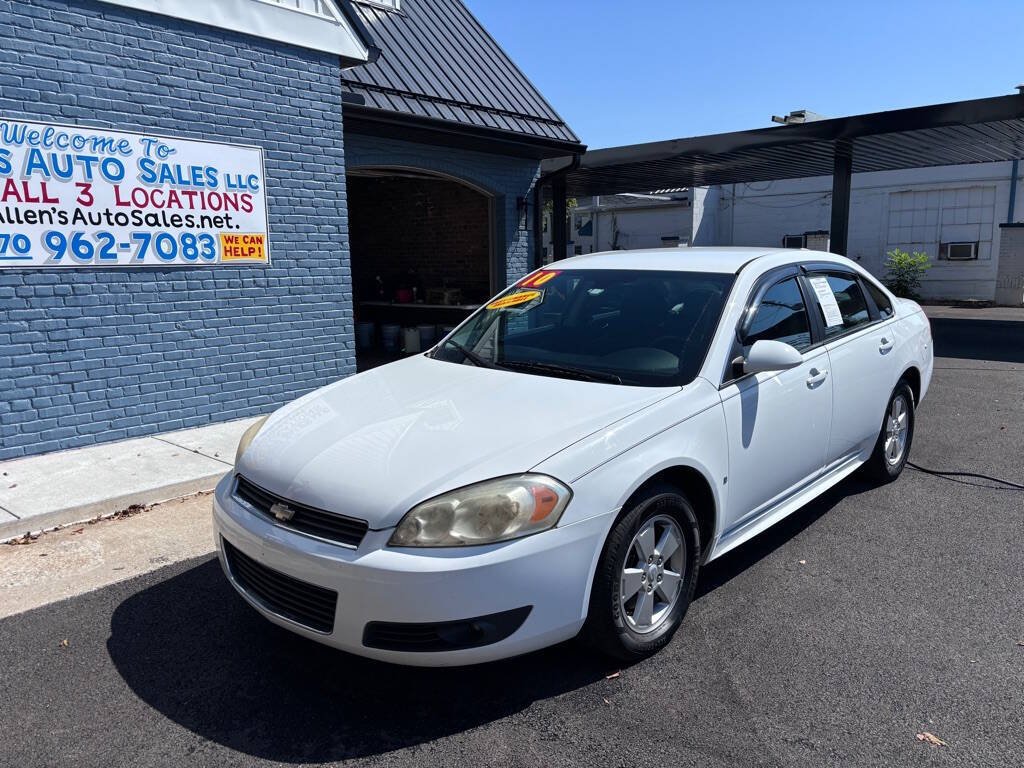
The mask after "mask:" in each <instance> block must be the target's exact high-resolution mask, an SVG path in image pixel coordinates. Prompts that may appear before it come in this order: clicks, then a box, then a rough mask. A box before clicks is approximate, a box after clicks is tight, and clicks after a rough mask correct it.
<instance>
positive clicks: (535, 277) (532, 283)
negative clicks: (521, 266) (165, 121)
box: [519, 269, 559, 288]
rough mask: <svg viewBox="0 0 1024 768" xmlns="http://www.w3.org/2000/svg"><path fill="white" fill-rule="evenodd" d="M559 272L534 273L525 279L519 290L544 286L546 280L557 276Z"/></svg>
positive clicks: (543, 271)
mask: <svg viewBox="0 0 1024 768" xmlns="http://www.w3.org/2000/svg"><path fill="white" fill-rule="evenodd" d="M558 272H559V270H557V269H555V270H550V271H549V270H542V271H540V272H534V273H533V274H532V275H530V276H529V277H527V278H525V279H524V280H523V281H522V282H521V283H520V284H519V287H520V288H537V287H538V286H541V285H544V283H546V282H547V281H548V280H550V279H551V278H553V277H554V276H555V275H557V274H558Z"/></svg>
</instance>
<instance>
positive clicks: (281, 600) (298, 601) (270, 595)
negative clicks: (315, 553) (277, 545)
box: [221, 539, 338, 632]
mask: <svg viewBox="0 0 1024 768" xmlns="http://www.w3.org/2000/svg"><path fill="white" fill-rule="evenodd" d="M221 541H222V542H223V543H224V557H225V558H226V559H227V561H228V569H229V570H230V571H231V576H232V577H233V578H234V580H235V582H236V583H237V584H238V586H240V587H241V588H242V589H243V590H244V591H245V592H246V594H248V595H249V596H250V597H252V598H253V599H254V600H255V601H256V602H258V603H259V604H260V605H262V606H263V607H264V608H266V609H267V610H268V611H270V612H271V613H276V614H277V615H278V616H283V617H284V618H286V619H290V620H291V621H294V622H295V623H296V624H301V625H302V626H304V627H309V628H310V629H314V630H316V631H317V632H331V631H332V630H333V629H334V611H335V609H336V607H337V605H338V593H337V592H335V591H334V590H331V589H325V588H323V587H318V586H316V585H315V584H307V583H306V582H304V581H299V580H298V579H294V578H292V577H291V576H286V575H285V574H283V573H281V572H280V571H275V570H274V569H272V568H267V566H265V565H262V564H261V563H258V562H257V561H255V560H253V559H252V558H251V557H249V556H248V555H245V554H242V552H240V551H239V550H237V549H235V548H234V547H233V546H231V544H230V543H229V542H228V541H227V540H226V539H221Z"/></svg>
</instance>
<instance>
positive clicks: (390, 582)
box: [213, 474, 609, 666]
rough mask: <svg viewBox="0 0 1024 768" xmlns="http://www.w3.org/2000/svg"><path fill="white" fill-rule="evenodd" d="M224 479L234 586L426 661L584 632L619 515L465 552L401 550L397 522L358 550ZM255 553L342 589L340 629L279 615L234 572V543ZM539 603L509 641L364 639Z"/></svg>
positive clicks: (349, 647)
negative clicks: (445, 646)
mask: <svg viewBox="0 0 1024 768" xmlns="http://www.w3.org/2000/svg"><path fill="white" fill-rule="evenodd" d="M233 485H234V478H233V476H232V475H230V474H229V475H227V476H226V477H225V478H224V479H223V480H222V481H221V482H220V483H219V484H218V486H217V489H216V491H215V493H214V500H213V524H214V535H215V538H216V543H217V550H218V556H219V559H220V562H221V567H222V568H223V569H224V572H225V574H226V575H227V577H228V579H229V580H230V581H231V583H232V585H234V587H235V588H236V589H237V590H238V591H239V593H240V594H241V595H242V596H243V597H245V598H246V600H247V601H248V602H249V603H250V604H251V605H253V607H255V608H256V609H257V610H258V611H259V612H260V613H262V614H263V615H264V616H265V617H266V618H267V619H269V620H270V621H272V622H274V623H276V624H279V625H280V626H283V627H285V628H286V629H289V630H292V631H293V632H296V633H298V634H300V635H303V636H305V637H308V638H310V639H312V640H316V641H318V642H321V643H325V644H327V645H331V646H334V647H336V648H340V649H342V650H345V651H348V652H350V653H355V654H358V655H361V656H368V657H371V658H375V659H380V660H382V661H389V662H396V663H400V664H411V665H417V666H451V665H460V664H475V663H479V662H484V661H492V660H494V659H499V658H505V657H508V656H514V655H517V654H521V653H526V652H528V651H532V650H536V649H538V648H542V647H544V646H548V645H552V644H554V643H557V642H560V641H562V640H566V639H568V638H571V637H573V636H575V635H576V634H577V633H578V632H579V630H580V627H581V626H582V625H583V621H584V619H585V618H586V606H587V601H588V599H589V587H590V580H591V576H592V575H593V572H594V567H595V565H596V562H597V558H598V556H599V555H600V552H601V548H602V545H603V542H604V536H605V534H606V532H607V528H608V524H609V518H608V517H607V516H605V515H600V516H597V517H591V518H589V519H586V520H582V521H580V522H577V523H574V524H571V525H567V526H565V527H560V528H554V529H552V530H550V531H545V532H543V533H539V534H535V535H533V536H528V537H526V538H523V539H518V540H514V541H509V542H504V543H501V544H494V545H488V546H482V547H467V548H465V549H454V548H452V549H448V548H445V549H408V548H406V549H393V548H387V547H386V546H385V545H386V543H387V540H388V538H389V537H390V536H391V532H392V530H393V529H392V528H388V529H384V530H372V529H371V530H370V531H369V532H367V534H366V536H365V537H364V538H363V540H362V542H361V543H360V545H359V547H358V548H357V549H349V548H345V547H342V546H338V545H335V544H330V543H328V542H324V541H320V540H317V539H312V538H309V537H307V536H303V535H302V534H298V533H295V532H293V531H289V530H287V529H284V528H281V527H279V526H277V525H274V524H273V523H272V522H270V521H269V520H267V519H266V518H263V517H261V516H259V515H256V514H254V513H253V512H252V511H250V510H249V509H248V508H247V507H246V506H244V505H243V504H242V503H241V502H239V501H238V500H237V499H236V498H235V497H234V496H232V494H231V491H232V488H233ZM225 541H226V542H227V543H228V544H230V545H231V546H232V547H234V548H235V549H236V550H237V551H239V552H241V553H243V554H244V555H245V556H246V557H248V558H251V559H252V560H255V561H256V562H257V563H259V564H261V565H262V566H264V567H266V568H270V569H272V570H274V571H277V572H279V573H282V574H286V575H287V576H290V577H292V578H294V579H298V580H300V581H302V582H306V583H307V584H313V585H315V586H318V587H322V588H325V589H330V590H333V591H335V592H337V593H338V597H337V605H336V610H335V615H334V624H333V628H332V629H331V630H330V631H315V630H313V629H310V628H309V627H306V626H303V625H302V624H298V623H296V622H295V621H292V620H290V619H288V618H286V617H284V616H282V615H281V614H279V613H276V612H274V611H272V610H268V607H267V605H266V604H265V603H263V602H262V601H260V600H259V599H258V598H257V597H256V596H254V595H253V594H252V593H251V592H249V591H247V590H246V589H245V587H244V586H243V585H242V584H240V583H239V580H238V579H236V578H234V576H233V575H232V573H231V570H230V568H229V567H228V562H227V560H226V557H225V547H224V542H225ZM527 606H529V607H530V610H529V613H528V615H527V616H526V619H525V621H523V622H522V624H521V625H520V626H518V628H517V629H515V631H513V632H512V633H511V634H510V635H509V636H508V637H506V638H505V639H501V640H498V641H497V642H493V643H488V644H486V645H482V646H479V647H473V648H464V649H460V650H451V651H449V650H428V651H397V650H388V649H384V648H376V647H368V646H367V645H366V644H364V634H365V633H366V630H367V625H368V624H371V623H373V625H374V626H379V625H380V623H382V622H386V623H395V624H421V623H422V624H427V623H435V624H436V623H444V622H460V621H462V620H465V619H471V618H474V617H481V616H488V615H492V614H498V613H502V612H512V611H516V610H519V609H522V608H524V607H527Z"/></svg>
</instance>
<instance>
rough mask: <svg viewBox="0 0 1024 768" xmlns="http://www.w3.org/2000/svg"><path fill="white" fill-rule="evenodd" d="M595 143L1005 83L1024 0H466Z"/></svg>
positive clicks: (1017, 75) (1010, 78) (990, 89)
mask: <svg viewBox="0 0 1024 768" xmlns="http://www.w3.org/2000/svg"><path fill="white" fill-rule="evenodd" d="M465 1H466V3H467V5H468V6H469V7H470V9H471V10H472V11H473V13H474V14H476V16H477V17H478V18H479V19H480V21H481V22H482V23H483V24H484V26H485V27H487V29H488V30H489V31H490V32H491V34H492V35H494V37H495V38H497V40H498V42H499V43H500V44H501V45H502V46H503V47H504V48H505V50H506V51H507V52H508V53H509V55H510V56H511V57H512V59H513V60H514V61H515V62H516V63H517V64H518V65H519V66H520V67H521V68H522V69H523V70H524V71H525V72H526V74H527V76H529V78H530V79H531V80H532V81H533V82H534V84H536V85H537V87H538V88H540V90H541V92H542V93H543V94H544V95H545V96H546V97H547V99H548V100H549V101H550V102H551V103H552V104H553V105H554V107H555V109H556V110H558V112H559V113H560V114H561V115H562V117H563V118H565V120H566V121H567V122H568V123H569V125H570V126H572V128H573V129H574V130H575V131H576V133H577V134H578V135H579V136H580V138H581V139H582V140H583V141H584V142H585V143H586V144H588V145H589V146H591V147H593V148H598V147H607V146H614V145H618V144H632V143H636V142H642V141H656V140H659V139H669V138H679V137H684V136H695V135H700V134H705V133H717V132H721V131H732V130H742V129H748V128H762V127H765V126H768V125H770V124H771V123H770V122H769V120H770V117H771V115H772V114H777V115H781V114H786V113H788V112H789V111H790V110H794V109H811V110H814V111H816V112H820V113H822V114H825V115H829V116H835V117H838V116H840V115H850V114H858V113H862V112H876V111H881V110H885V109H895V108H898V107H912V106H920V105H924V104H935V103H940V102H945V101H956V100H959V99H970V98H980V97H983V96H996V95H1001V94H1006V93H1014V92H1015V91H1014V87H1015V86H1016V85H1017V84H1018V83H1022V82H1024V6H1022V5H1021V3H1020V0H1006V1H1005V2H1000V1H997V0H991V1H988V2H973V3H971V2H948V1H945V2H944V1H943V0H933V1H932V2H913V1H907V0H889V2H874V1H873V0H852V1H850V0H847V2H843V3H839V2H835V1H834V0H816V2H799V1H797V2H789V1H788V0H776V1H775V2H768V1H762V2H730V0H700V1H699V2H697V1H695V0H651V1H649V2H645V1H644V0H618V1H616V2H613V1H612V0H590V1H589V2H584V0H516V2H506V1H505V0H465Z"/></svg>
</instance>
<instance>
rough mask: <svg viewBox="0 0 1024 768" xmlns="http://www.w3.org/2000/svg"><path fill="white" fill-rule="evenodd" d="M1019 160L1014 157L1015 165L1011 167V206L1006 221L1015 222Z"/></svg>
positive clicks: (1008, 222)
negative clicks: (1014, 211) (1014, 210)
mask: <svg viewBox="0 0 1024 768" xmlns="http://www.w3.org/2000/svg"><path fill="white" fill-rule="evenodd" d="M1019 163H1020V161H1019V160H1017V159H1014V161H1013V167H1012V168H1011V169H1010V206H1009V209H1008V210H1007V211H1006V223H1007V224H1013V208H1014V205H1015V204H1016V202H1017V168H1018V164H1019Z"/></svg>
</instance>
